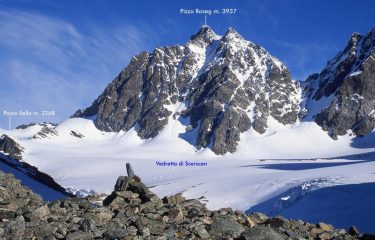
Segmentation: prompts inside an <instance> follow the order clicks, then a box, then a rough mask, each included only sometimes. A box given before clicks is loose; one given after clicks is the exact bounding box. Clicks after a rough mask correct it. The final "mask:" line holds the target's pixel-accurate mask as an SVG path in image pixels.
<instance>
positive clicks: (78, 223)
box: [0, 171, 375, 240]
mask: <svg viewBox="0 0 375 240" xmlns="http://www.w3.org/2000/svg"><path fill="white" fill-rule="evenodd" d="M121 179H124V177H122V178H121ZM116 185H117V184H116ZM99 202H103V203H104V206H102V205H100V204H98V203H99ZM374 237H375V236H374V235H371V234H362V233H360V232H359V231H358V230H357V229H356V228H355V227H351V228H350V229H349V231H348V232H346V231H345V230H344V229H334V228H333V227H332V225H329V224H325V223H318V224H310V223H305V222H303V221H301V220H298V221H296V220H287V219H285V218H283V217H267V216H265V215H264V214H261V213H252V214H250V215H245V214H244V213H243V212H241V211H233V210H232V209H230V208H223V209H220V210H216V211H211V210H208V209H207V208H206V207H205V205H204V204H203V203H201V202H200V201H198V200H196V199H189V200H187V199H185V198H183V197H182V196H181V195H176V196H170V197H165V198H163V199H160V198H158V197H157V196H156V195H155V194H153V193H152V192H151V191H150V190H149V189H148V188H147V187H146V186H145V185H144V184H143V183H142V182H141V181H140V178H137V179H135V178H134V179H133V178H130V177H129V178H128V181H126V187H124V186H123V185H120V186H116V188H115V190H114V191H113V192H112V194H111V195H110V196H108V197H107V198H105V200H104V201H101V200H100V199H99V198H98V197H97V196H89V197H86V198H66V199H61V200H57V201H53V202H44V201H43V200H42V199H41V197H39V196H38V195H36V194H35V193H33V192H32V191H31V190H29V189H27V188H25V187H24V186H23V185H22V184H21V183H20V182H19V181H18V180H17V179H15V178H14V177H13V176H12V175H11V174H4V173H3V172H1V171H0V239H67V240H75V239H77V240H78V239H80V240H81V239H129V240H130V239H131V240H136V239H139V240H141V239H150V240H152V239H155V240H156V239H158V240H167V239H238V240H247V239H249V240H250V239H252V240H262V239H273V240H284V239H346V240H353V239H363V240H365V239H374Z"/></svg>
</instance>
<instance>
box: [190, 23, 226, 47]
mask: <svg viewBox="0 0 375 240" xmlns="http://www.w3.org/2000/svg"><path fill="white" fill-rule="evenodd" d="M218 38H220V36H218V35H216V33H215V32H214V31H213V30H212V28H211V27H209V26H208V25H204V26H202V27H201V28H200V29H199V31H198V32H197V33H196V34H195V35H193V36H191V38H190V40H191V41H204V42H207V43H211V42H212V41H213V40H216V39H218Z"/></svg>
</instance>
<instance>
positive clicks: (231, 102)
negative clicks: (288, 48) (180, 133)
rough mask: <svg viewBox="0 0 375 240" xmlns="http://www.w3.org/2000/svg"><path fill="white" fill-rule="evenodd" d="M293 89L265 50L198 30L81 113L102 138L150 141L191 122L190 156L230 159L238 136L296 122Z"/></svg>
mask: <svg viewBox="0 0 375 240" xmlns="http://www.w3.org/2000/svg"><path fill="white" fill-rule="evenodd" d="M298 112H299V98H298V86H296V84H295V83H294V82H293V81H292V80H291V77H290V73H289V70H288V69H287V67H286V66H284V65H283V64H282V63H281V62H280V61H279V60H277V59H276V58H275V57H273V56H271V55H270V54H269V53H268V52H267V51H266V50H265V49H264V48H262V47H260V46H258V45H256V44H254V43H252V42H249V41H247V40H245V39H244V38H243V37H242V36H241V35H240V34H239V33H237V32H236V31H235V30H234V29H232V28H230V29H228V30H227V32H226V33H225V35H224V36H218V35H216V34H215V33H214V32H213V30H212V29H211V28H209V27H202V28H201V29H200V30H199V32H198V33H197V34H195V35H194V36H192V37H191V39H190V40H189V41H188V42H187V43H186V44H185V45H184V46H170V47H161V48H157V49H155V50H154V51H153V52H152V53H147V52H142V53H141V54H139V55H137V56H135V57H133V58H132V59H131V61H130V63H129V65H128V66H127V67H126V68H125V69H124V70H123V71H122V72H121V73H120V74H119V75H118V76H117V77H116V78H115V79H114V80H113V81H112V83H110V84H109V85H108V86H107V87H106V89H105V90H104V92H103V93H102V94H101V95H100V96H99V97H98V98H97V99H96V100H95V101H94V102H93V104H92V105H91V106H90V107H88V108H86V109H85V110H79V111H77V112H76V113H75V114H74V115H73V117H91V118H92V117H93V116H94V119H95V120H94V123H95V125H96V127H97V128H99V129H100V130H104V131H115V132H118V131H120V130H124V131H128V130H130V129H132V128H134V129H135V130H136V131H137V132H138V135H139V136H140V137H141V138H153V137H155V136H157V135H158V134H159V132H160V131H161V130H162V129H163V128H164V127H165V126H166V125H167V124H168V123H169V122H170V121H173V120H184V119H185V120H184V121H181V122H184V123H185V122H190V124H189V126H187V128H186V132H187V133H188V132H192V131H194V130H196V132H198V134H197V135H196V136H195V142H193V143H192V144H195V145H196V146H197V148H205V147H211V149H212V150H213V151H214V152H215V153H217V154H225V153H227V152H234V151H235V150H236V148H237V145H238V141H239V140H240V133H243V132H245V131H248V130H249V129H250V128H254V130H255V131H257V132H259V133H264V132H265V131H266V129H267V127H268V119H269V118H270V117H272V118H274V119H276V120H277V121H278V122H280V123H282V124H291V123H294V122H295V121H296V120H297V113H298Z"/></svg>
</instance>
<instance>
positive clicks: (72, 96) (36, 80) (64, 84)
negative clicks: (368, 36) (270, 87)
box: [0, 0, 375, 128]
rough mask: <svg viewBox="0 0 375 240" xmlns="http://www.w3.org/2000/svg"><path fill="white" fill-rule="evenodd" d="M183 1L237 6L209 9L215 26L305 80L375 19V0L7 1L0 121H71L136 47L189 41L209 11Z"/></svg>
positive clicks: (0, 13) (1, 14) (0, 35)
mask: <svg viewBox="0 0 375 240" xmlns="http://www.w3.org/2000/svg"><path fill="white" fill-rule="evenodd" d="M181 8H184V9H196V8H199V9H222V8H236V9H237V12H236V14H234V15H225V16H223V15H219V16H208V24H209V25H210V26H211V27H212V28H213V29H214V31H215V32H216V33H218V34H223V33H224V32H225V31H226V29H227V28H229V27H234V28H235V29H236V30H237V31H238V32H239V33H240V34H242V35H243V36H244V37H245V38H246V39H248V40H250V41H252V42H254V43H256V44H259V45H261V46H263V47H265V48H266V49H267V50H268V51H269V52H270V53H271V54H272V55H274V56H276V57H277V58H279V59H280V60H281V61H283V62H284V63H285V64H286V65H287V66H288V67H289V68H290V71H291V74H292V77H293V78H294V79H300V80H302V79H304V78H306V77H307V76H308V75H309V74H311V73H314V72H317V71H320V70H321V69H322V68H323V67H324V65H325V64H326V62H327V61H328V60H329V59H330V58H332V57H334V56H335V55H336V53H337V52H338V51H339V50H341V49H342V48H343V47H344V46H345V44H346V42H347V41H348V39H349V37H350V35H351V34H352V33H353V32H359V33H362V34H365V33H367V32H368V31H369V30H370V29H371V28H373V27H375V15H374V14H373V9H375V1H372V0H361V1H356V0H330V1H327V0H315V1H310V0H279V1H273V0H268V1H267V0H264V1H260V0H259V1H255V0H252V1H250V0H248V1H245V0H215V1H212V0H173V1H172V0H170V1H167V0H159V1H146V0H137V1H103V0H90V1H89V0H85V1H83V0H65V1H52V0H49V1H47V0H33V1H31V0H30V1H29V0H0V96H1V100H0V111H1V112H0V128H8V117H5V116H3V113H4V110H5V111H19V110H22V111H30V112H39V113H40V111H43V110H47V111H48V110H54V111H55V112H56V116H54V117H50V116H44V117H42V116H38V117H35V116H17V117H12V125H13V127H15V126H16V125H18V124H21V123H27V122H32V121H52V122H58V121H61V120H64V119H65V118H67V117H69V116H70V115H71V114H72V113H74V112H75V110H77V109H79V108H84V107H86V106H88V105H90V104H91V102H92V101H93V100H94V99H95V98H96V97H97V96H98V95H99V94H100V93H101V91H102V90H103V89H104V87H105V86H106V85H107V84H108V83H109V82H110V81H112V79H113V78H114V77H115V76H116V75H117V74H118V73H119V72H120V71H121V69H123V68H124V67H125V66H126V65H127V63H128V61H129V59H130V58H131V56H132V55H134V54H137V53H139V52H141V51H143V50H147V51H151V50H152V49H154V48H155V47H157V46H161V45H173V44H184V43H185V42H186V41H187V40H188V39H189V37H190V36H191V35H193V34H195V33H196V32H197V31H198V30H199V28H200V26H201V25H202V24H203V21H204V17H203V15H182V14H180V9H181Z"/></svg>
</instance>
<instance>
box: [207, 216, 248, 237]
mask: <svg viewBox="0 0 375 240" xmlns="http://www.w3.org/2000/svg"><path fill="white" fill-rule="evenodd" d="M212 220H213V223H212V224H211V226H210V228H209V233H210V235H211V236H213V237H221V238H229V237H231V238H237V237H239V236H240V235H241V233H242V232H243V231H245V228H244V227H243V226H242V225H241V224H240V223H238V222H237V221H236V219H235V218H234V217H233V216H232V215H219V214H216V215H214V217H213V218H212Z"/></svg>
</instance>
